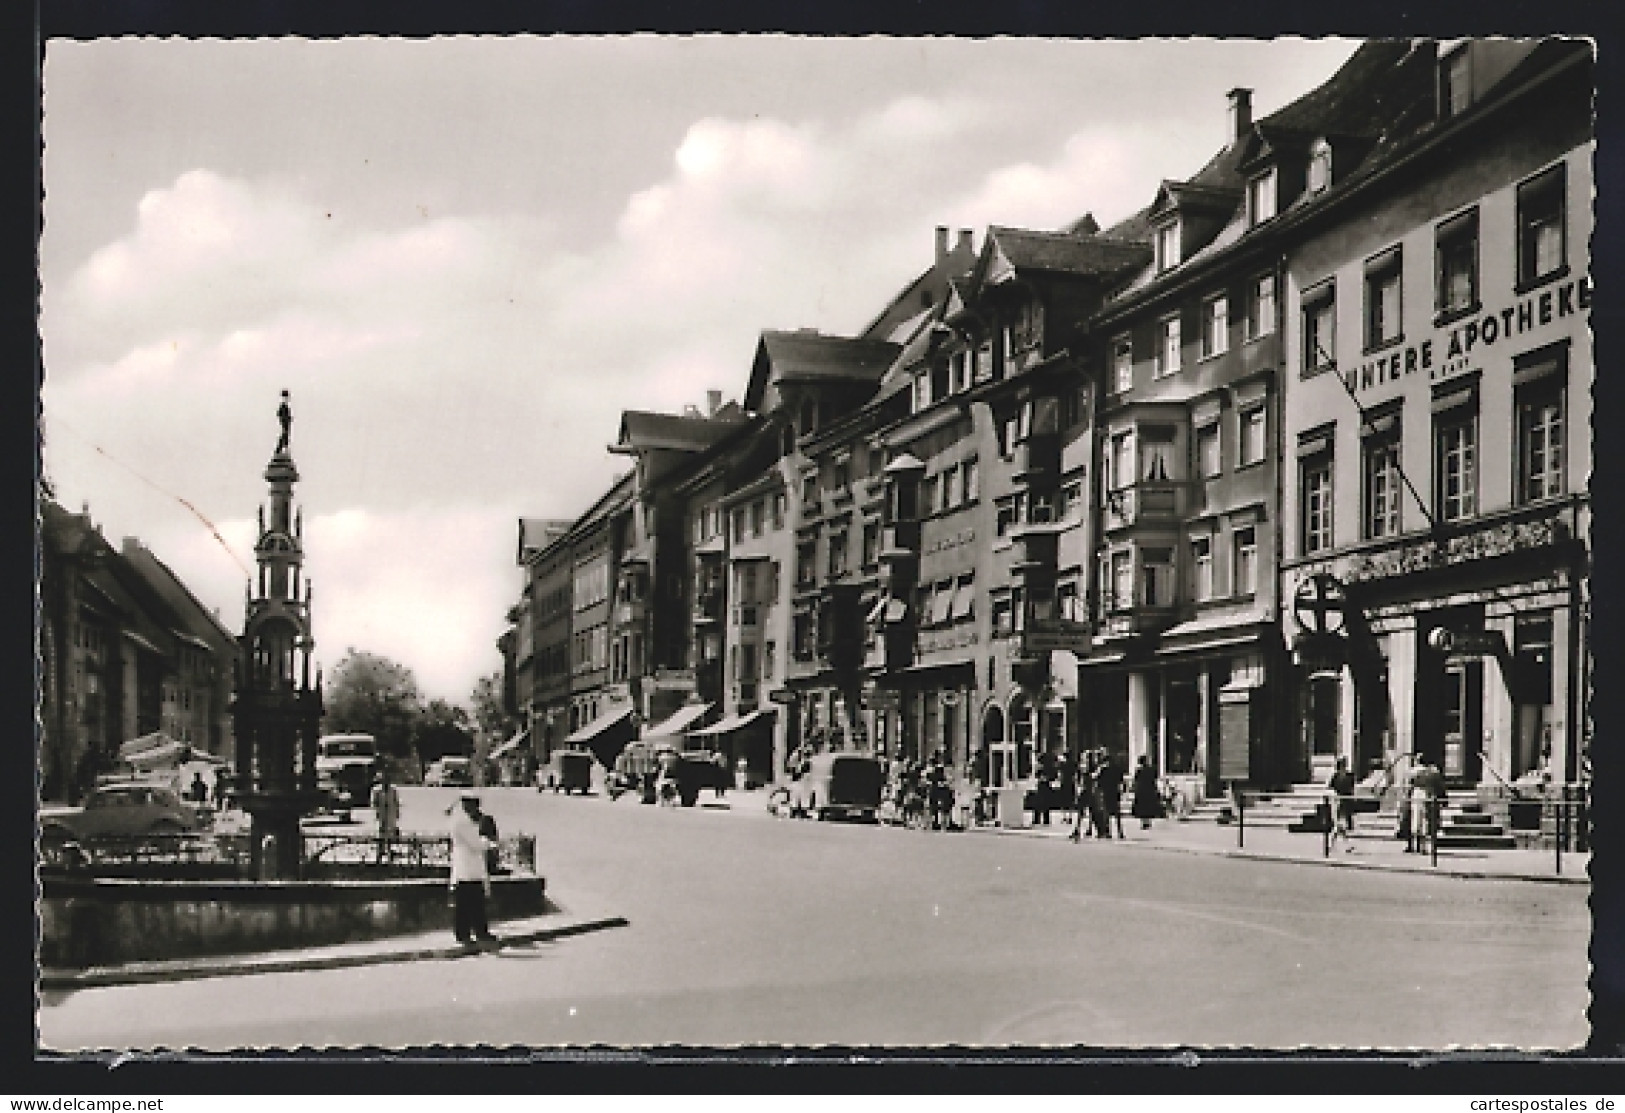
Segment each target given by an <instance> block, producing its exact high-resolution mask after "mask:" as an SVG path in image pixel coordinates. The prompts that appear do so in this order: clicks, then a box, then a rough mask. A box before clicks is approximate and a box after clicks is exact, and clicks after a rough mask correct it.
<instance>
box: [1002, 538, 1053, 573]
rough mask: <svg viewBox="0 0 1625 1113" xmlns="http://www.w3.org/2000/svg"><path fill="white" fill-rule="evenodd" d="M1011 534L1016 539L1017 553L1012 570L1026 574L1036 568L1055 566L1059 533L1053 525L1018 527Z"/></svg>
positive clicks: (1011, 563)
mask: <svg viewBox="0 0 1625 1113" xmlns="http://www.w3.org/2000/svg"><path fill="white" fill-rule="evenodd" d="M1011 536H1012V537H1014V539H1015V553H1014V554H1013V558H1012V560H1011V562H1010V570H1011V571H1012V572H1015V573H1017V574H1018V575H1026V574H1027V573H1029V572H1030V571H1032V570H1033V569H1036V568H1048V569H1051V570H1053V569H1054V568H1055V566H1056V550H1057V548H1058V547H1059V534H1058V531H1057V530H1055V529H1054V528H1053V527H1035V526H1027V527H1017V528H1016V529H1014V530H1012V531H1011Z"/></svg>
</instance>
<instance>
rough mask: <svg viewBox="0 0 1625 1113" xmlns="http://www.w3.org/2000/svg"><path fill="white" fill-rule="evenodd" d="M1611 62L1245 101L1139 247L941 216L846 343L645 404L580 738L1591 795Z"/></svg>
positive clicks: (1122, 226) (602, 541)
mask: <svg viewBox="0 0 1625 1113" xmlns="http://www.w3.org/2000/svg"><path fill="white" fill-rule="evenodd" d="M1589 65H1590V48H1589V46H1587V45H1586V44H1583V43H1564V42H1558V41H1549V42H1540V43H1535V42H1518V41H1512V40H1505V41H1497V42H1476V41H1475V42H1464V43H1444V44H1440V43H1434V42H1431V41H1404V40H1389V41H1381V42H1373V43H1368V44H1365V45H1363V46H1361V47H1360V48H1359V49H1357V50H1356V51H1355V52H1354V54H1353V55H1352V56H1351V57H1350V58H1349V60H1348V61H1347V62H1346V63H1345V64H1344V65H1343V66H1342V67H1341V68H1340V69H1339V70H1338V71H1337V72H1336V73H1335V74H1333V75H1331V76H1330V77H1329V78H1328V80H1327V81H1326V82H1324V83H1323V84H1322V85H1321V86H1319V87H1318V88H1316V89H1314V90H1311V91H1310V92H1309V93H1307V94H1305V95H1304V96H1302V97H1299V98H1298V99H1296V100H1294V101H1292V102H1291V103H1289V104H1287V105H1286V106H1284V107H1283V108H1281V109H1279V110H1277V111H1275V112H1272V113H1270V114H1268V115H1266V116H1264V117H1262V118H1260V119H1256V120H1255V119H1254V117H1253V112H1252V100H1251V93H1250V91H1249V90H1246V89H1237V90H1234V91H1233V92H1232V93H1231V94H1230V96H1229V99H1228V103H1227V104H1226V105H1224V106H1220V105H1215V106H1214V109H1215V116H1217V115H1218V110H1219V109H1220V108H1221V107H1223V108H1225V109H1226V110H1227V112H1228V118H1227V122H1228V127H1227V132H1226V141H1225V143H1224V144H1223V146H1222V147H1220V148H1219V149H1218V150H1217V151H1216V152H1214V153H1213V154H1212V155H1211V157H1210V158H1209V159H1208V161H1207V163H1206V164H1205V165H1203V166H1202V167H1201V168H1200V169H1199V170H1198V171H1197V172H1196V173H1195V174H1192V175H1191V176H1190V177H1188V178H1185V179H1178V180H1168V181H1165V182H1163V183H1162V185H1161V186H1160V188H1159V189H1158V190H1157V191H1156V194H1155V196H1154V197H1152V198H1150V199H1149V201H1148V204H1147V205H1146V207H1145V208H1143V209H1141V210H1140V211H1138V212H1136V213H1134V214H1132V215H1131V216H1129V217H1128V218H1126V219H1124V220H1122V221H1119V222H1118V223H1117V224H1115V225H1113V226H1111V227H1109V228H1106V229H1102V228H1101V227H1100V226H1099V225H1098V224H1097V223H1096V222H1095V220H1094V219H1093V217H1092V216H1088V215H1086V216H1084V217H1082V218H1081V219H1079V220H1077V221H1075V222H1073V223H1072V224H1070V225H1068V226H1067V227H1065V228H1063V229H1060V230H1058V231H1049V232H1044V231H1032V230H1023V229H1014V228H1006V227H1001V226H994V227H990V228H989V229H988V230H987V232H986V235H985V236H984V238H983V241H982V243H981V245H980V248H979V249H978V246H977V244H976V243H975V238H974V236H973V235H972V234H971V233H970V232H968V231H961V232H960V233H959V234H958V236H957V238H956V239H954V240H953V241H952V242H950V237H949V230H948V229H947V228H939V229H937V239H936V251H935V256H934V259H933V263H932V265H931V266H930V267H928V268H926V269H925V270H924V271H923V272H921V273H920V275H919V276H918V277H917V278H915V279H914V280H913V281H912V282H910V283H909V284H908V285H907V286H905V287H904V289H903V290H901V291H900V292H899V293H898V294H897V295H896V296H895V297H893V298H892V299H891V300H890V301H889V302H888V303H887V304H886V305H885V306H884V307H883V308H882V309H881V311H880V312H879V313H878V314H877V316H876V317H875V318H874V320H873V321H872V322H871V323H870V324H869V326H867V327H866V328H865V329H864V330H862V331H861V332H859V333H858V334H856V335H853V336H832V335H828V334H825V333H820V332H818V331H816V330H811V329H805V330H799V331H793V332H787V331H768V332H764V333H762V334H761V336H760V340H759V342H758V344H757V348H756V354H755V358H754V360H753V362H752V366H751V369H750V375H749V379H748V382H747V385H746V389H745V392H744V395H743V398H742V401H741V404H740V405H739V406H738V407H737V409H736V411H735V412H734V413H733V414H731V415H729V420H728V421H726V422H720V421H717V420H716V417H717V416H718V415H717V400H713V402H712V403H711V404H710V405H709V406H708V412H707V413H706V414H703V415H702V414H700V413H698V412H691V413H689V414H686V415H658V414H647V413H641V412H635V411H629V412H628V413H627V414H626V415H625V417H624V418H623V422H622V428H621V430H620V435H619V437H618V439H617V441H616V443H615V445H614V446H613V448H614V451H617V452H620V453H622V454H625V455H627V456H628V457H630V458H631V459H633V460H634V462H635V467H634V470H633V472H632V473H631V474H630V475H629V476H627V477H626V478H625V479H623V480H622V481H621V482H620V483H619V484H618V485H617V486H616V488H615V489H614V490H613V491H612V492H610V494H609V495H606V496H605V498H604V499H603V500H601V501H600V503H599V505H598V506H597V507H595V508H594V509H593V510H591V511H589V512H588V514H586V515H584V516H583V518H582V519H580V520H579V521H578V522H577V523H576V524H575V525H574V526H573V527H572V528H571V531H570V533H569V534H568V545H569V553H570V555H569V558H568V563H569V565H570V567H571V568H572V584H573V592H572V596H571V604H570V624H569V631H570V632H569V638H570V642H571V646H572V652H571V669H572V674H571V675H572V683H571V697H570V698H571V705H570V723H569V729H571V730H580V729H583V728H584V727H585V726H587V725H588V724H591V723H593V722H596V721H597V720H599V719H601V718H602V717H603V716H604V715H605V714H606V712H609V711H612V710H613V709H614V708H619V707H623V706H626V707H634V708H636V710H637V711H638V713H639V715H640V716H641V717H642V718H643V720H644V722H645V724H646V725H648V724H652V723H655V722H675V721H676V720H674V719H672V716H673V715H674V714H677V713H678V712H679V711H682V710H683V709H685V708H686V709H688V711H687V712H685V715H686V716H687V717H686V718H685V722H686V723H687V724H688V725H689V726H691V727H692V728H693V729H692V730H689V731H688V733H689V735H690V737H691V738H692V739H693V740H694V741H696V742H697V743H700V744H704V745H707V746H708V747H711V748H716V749H720V750H724V751H725V752H727V754H728V755H729V757H730V760H735V759H737V758H739V757H744V758H745V759H746V765H747V766H748V767H750V770H751V776H752V777H753V778H755V779H764V780H765V779H774V780H777V779H781V778H782V777H784V776H785V775H786V771H787V769H788V768H790V767H792V766H793V765H794V764H795V759H797V758H799V757H800V756H801V755H804V754H805V753H807V752H808V751H817V750H823V749H851V748H856V749H860V750H865V751H868V752H872V753H875V754H877V755H881V756H884V757H886V758H893V757H904V758H910V759H914V760H924V759H927V758H929V757H930V756H931V755H941V756H942V757H944V758H945V759H946V760H947V761H948V762H949V764H950V765H951V766H953V767H954V768H955V769H956V770H957V771H958V772H959V773H960V774H961V775H964V776H968V777H970V778H972V779H974V780H976V781H978V782H980V783H981V784H983V785H986V786H990V787H992V788H995V789H1009V790H1021V789H1025V788H1027V787H1030V786H1031V784H1032V783H1033V781H1034V778H1035V775H1036V774H1037V772H1038V770H1039V768H1040V767H1041V766H1042V765H1044V764H1045V762H1046V761H1049V760H1055V759H1060V758H1063V757H1074V756H1076V754H1077V753H1078V752H1079V751H1080V750H1081V749H1083V748H1085V747H1100V748H1104V749H1106V750H1108V751H1109V752H1111V753H1112V754H1114V755H1115V756H1116V758H1117V760H1118V761H1119V762H1120V763H1121V764H1123V765H1125V766H1126V765H1132V764H1133V763H1134V762H1135V761H1136V760H1137V759H1138V758H1140V757H1142V756H1143V757H1146V758H1148V759H1149V760H1150V761H1151V763H1152V764H1153V765H1154V766H1155V767H1156V769H1157V770H1158V771H1159V772H1160V773H1164V774H1168V775H1170V776H1173V777H1176V778H1180V779H1182V780H1183V781H1184V784H1185V787H1186V789H1187V790H1188V791H1191V792H1193V794H1194V795H1198V796H1201V795H1216V794H1218V793H1221V792H1223V791H1224V790H1225V789H1226V788H1227V787H1229V786H1236V785H1239V786H1246V787H1253V788H1260V787H1268V788H1279V787H1283V786H1286V785H1289V784H1292V783H1294V782H1302V781H1306V780H1310V779H1314V780H1317V781H1323V780H1324V778H1325V775H1326V773H1327V772H1328V771H1329V769H1330V767H1331V763H1332V762H1333V761H1335V759H1336V758H1337V757H1339V756H1343V757H1348V758H1350V759H1351V760H1352V761H1353V762H1354V764H1355V765H1356V766H1357V767H1358V768H1359V769H1360V770H1361V771H1362V772H1363V771H1366V770H1368V769H1371V768H1373V767H1374V766H1376V765H1379V764H1381V765H1385V766H1391V765H1392V764H1393V763H1394V761H1395V759H1396V758H1397V757H1398V756H1399V755H1401V754H1406V753H1409V752H1411V751H1412V750H1413V749H1414V750H1420V751H1422V752H1424V753H1427V754H1428V755H1429V756H1432V757H1435V758H1436V759H1437V760H1440V761H1441V762H1442V763H1443V766H1444V768H1445V771H1446V774H1447V776H1449V777H1450V778H1452V779H1453V780H1454V781H1456V782H1457V783H1458V784H1471V783H1476V782H1477V781H1479V780H1480V779H1482V778H1483V777H1484V776H1493V777H1500V778H1505V779H1509V780H1510V779H1515V778H1517V777H1519V776H1522V775H1525V774H1528V773H1530V772H1531V771H1533V770H1536V769H1540V770H1543V771H1545V772H1547V773H1549V774H1550V775H1552V776H1556V777H1571V776H1573V775H1574V773H1575V771H1576V769H1577V768H1578V766H1579V760H1580V755H1581V753H1582V752H1583V751H1584V749H1585V746H1586V744H1587V741H1588V739H1587V736H1586V735H1585V733H1584V726H1583V724H1584V723H1585V722H1586V720H1587V714H1586V709H1585V703H1584V698H1583V691H1584V688H1585V685H1586V677H1587V668H1588V666H1587V664H1586V661H1587V660H1588V657H1587V654H1586V653H1585V650H1584V639H1585V635H1586V624H1587V611H1588V605H1587V601H1586V586H1585V583H1586V576H1587V573H1588V562H1587V556H1586V546H1585V541H1584V538H1585V536H1586V530H1587V518H1586V514H1587V505H1588V503H1587V499H1586V496H1585V489H1586V483H1587V480H1588V475H1589V467H1590V463H1589V460H1590V457H1589V441H1588V436H1587V425H1588V422H1589V418H1590V410H1589V392H1588V389H1587V386H1588V384H1589V383H1590V382H1591V376H1592V375H1593V370H1592V362H1591V354H1590V351H1591V349H1590V342H1589V332H1588V321H1587V315H1588V312H1589V308H1590V299H1591V286H1590V281H1589V275H1588V273H1587V271H1588V268H1587V262H1586V258H1587V257H1586V244H1587V241H1588V237H1589V235H1590V234H1591V223H1590V220H1591V216H1590V205H1589V199H1590V191H1591V188H1592V179H1591V172H1590V159H1591V140H1590V124H1589V120H1590V116H1589V103H1590V102H1589V92H1590V88H1591V86H1590V81H1591V74H1590V68H1589ZM560 551H562V550H560ZM606 585H607V586H606ZM606 592H607V594H606ZM535 612H536V608H535V606H534V602H533V603H532V606H531V610H530V612H529V613H530V614H531V616H532V617H531V618H529V619H528V621H530V622H532V623H533V624H534V623H535V622H536V619H535V617H534V615H535ZM599 628H602V629H603V633H602V640H603V642H604V644H603V646H602V647H601V648H602V660H600V658H599V657H598V656H595V654H596V653H597V652H598V650H596V649H595V645H596V644H597V643H595V642H594V640H593V639H594V638H595V637H598V636H599V635H596V634H594V633H593V631H594V630H596V629H599ZM518 640H519V639H518V638H517V637H516V639H515V641H516V642H517V641H518ZM531 652H532V653H534V652H535V648H534V646H533V647H532V650H531ZM699 708H704V710H696V709H699ZM747 728H749V729H750V730H755V731H758V732H759V733H757V734H755V735H751V736H750V740H748V741H746V740H744V739H745V738H746V735H745V734H741V733H740V732H742V731H746V730H747Z"/></svg>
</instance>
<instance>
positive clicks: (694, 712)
mask: <svg viewBox="0 0 1625 1113" xmlns="http://www.w3.org/2000/svg"><path fill="white" fill-rule="evenodd" d="M711 707H712V705H711V704H709V703H686V704H684V705H683V706H682V707H679V708H678V709H677V710H676V711H673V712H672V713H671V714H670V715H667V716H666V717H665V718H664V719H662V720H661V721H660V722H659V723H656V724H655V726H654V727H652V728H651V729H650V730H648V731H647V732H645V733H644V735H643V740H644V741H645V742H653V741H655V740H656V739H660V738H677V737H679V736H681V735H682V734H684V733H685V732H686V731H687V730H688V728H689V727H691V726H693V725H694V724H695V723H697V722H699V721H700V720H701V719H702V718H704V717H705V713H706V712H707V711H710V710H711Z"/></svg>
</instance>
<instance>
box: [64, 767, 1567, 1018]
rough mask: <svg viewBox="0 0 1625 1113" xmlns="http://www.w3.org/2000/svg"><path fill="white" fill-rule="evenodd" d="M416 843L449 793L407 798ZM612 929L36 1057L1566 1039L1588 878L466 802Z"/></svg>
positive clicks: (263, 983)
mask: <svg viewBox="0 0 1625 1113" xmlns="http://www.w3.org/2000/svg"><path fill="white" fill-rule="evenodd" d="M405 796H406V799H405V800H404V812H405V815H404V816H403V821H404V822H403V825H404V826H407V827H409V828H410V827H419V826H422V827H431V828H432V827H437V826H438V825H439V824H440V823H442V822H443V817H442V816H441V815H440V812H439V809H440V808H443V807H444V806H445V805H446V803H447V802H448V801H449V798H450V793H446V792H439V791H434V790H419V791H408V792H407V793H406V794H405ZM486 801H487V806H488V808H489V810H491V811H492V812H493V813H494V814H495V815H496V816H497V818H498V820H499V822H500V823H501V825H502V828H503V831H504V833H517V832H519V831H525V830H529V831H533V832H535V833H536V834H538V835H539V836H540V846H539V849H538V854H539V857H540V859H541V867H542V869H543V870H544V872H545V873H546V874H547V876H548V879H549V888H550V891H551V892H553V893H554V894H555V895H556V896H557V898H558V899H559V900H560V901H561V902H562V903H564V904H566V905H570V906H573V907H584V906H589V905H590V906H592V907H593V908H595V909H603V910H605V911H613V912H619V913H622V914H624V915H626V916H627V917H628V918H629V919H630V920H631V926H630V927H629V928H624V929H619V930H615V931H609V932H604V933H601V934H597V935H591V936H584V937H579V938H575V939H569V940H564V941H561V942H558V943H553V944H541V945H537V946H535V947H530V948H515V949H512V950H508V951H504V952H501V953H497V954H490V955H480V956H475V957H470V958H464V959H458V960H455V961H443V962H431V963H411V964H405V965H400V966H382V967H368V968H361V969H351V970H334V971H325V972H319V973H291V974H279V975H264V976H252V977H241V978H229V979H214V980H208V981H196V982H183V983H174V984H167V985H149V986H125V987H116V988H107V989H96V990H85V991H80V992H77V993H73V994H70V995H67V996H65V997H62V998H58V999H54V1000H48V1001H47V1002H46V1004H45V1007H44V1008H43V1010H42V1012H41V1016H40V1026H41V1032H42V1037H43V1042H44V1044H45V1045H46V1046H49V1047H59V1048H70V1047H73V1048H85V1047H116V1048H126V1047H129V1048H134V1047H159V1046H164V1047H171V1048H175V1047H200V1048H210V1049H226V1048H233V1047H244V1046H301V1045H310V1046H356V1045H362V1044H366V1045H373V1046H406V1045H413V1046H421V1045H428V1044H436V1043H446V1044H468V1043H476V1042H477V1043H489V1044H498V1045H517V1044H523V1045H532V1046H535V1045H558V1044H571V1045H580V1044H590V1043H613V1044H663V1043H680V1044H705V1045H736V1044H742V1043H744V1044H749V1043H765V1044H797V1045H817V1044H846V1045H851V1044H889V1045H902V1044H907V1045H920V1044H927V1045H929V1044H946V1043H952V1044H965V1045H982V1046H985V1045H996V1044H1022V1045H1087V1046H1100V1047H1126V1046H1166V1045H1197V1046H1207V1047H1215V1046H1226V1047H1240V1046H1257V1047H1272V1048H1281V1047H1297V1046H1317V1047H1400V1048H1445V1047H1454V1046H1472V1047H1485V1046H1492V1045H1498V1046H1516V1047H1525V1048H1529V1047H1572V1046H1575V1045H1577V1044H1579V1043H1581V1042H1582V1041H1583V1040H1584V1039H1585V1036H1586V1031H1587V1030H1586V1024H1585V1019H1584V1010H1585V1007H1586V1003H1587V993H1586V989H1585V980H1586V975H1587V969H1588V967H1587V961H1586V946H1587V942H1588V938H1589V916H1588V912H1587V908H1586V903H1585V901H1586V890H1585V888H1583V887H1564V886H1552V885H1539V884H1533V883H1528V882H1520V881H1487V880H1463V879H1456V878H1438V877H1427V876H1422V875H1411V874H1393V873H1381V872H1363V871H1349V870H1332V869H1326V868H1323V867H1317V866H1310V865H1297V864H1289V863H1275V862H1252V861H1240V860H1227V859H1221V858H1204V857H1196V856H1189V855H1182V854H1172V853H1163V852H1158V851H1153V850H1146V849H1140V848H1135V847H1129V846H1121V845H1115V844H1089V843H1084V844H1082V845H1079V846H1074V845H1071V844H1068V843H1065V842H1057V841H1051V840H1040V839H1024V838H1010V837H999V836H991V835H980V834H933V833H929V832H911V831H902V830H897V829H893V828H877V827H872V826H860V825H846V824H817V823H811V822H795V821H777V820H772V819H769V818H767V817H765V816H763V815H760V814H756V813H755V811H754V809H755V807H756V801H753V802H752V805H751V807H752V813H751V814H744V813H737V814H731V813H729V812H727V811H721V810H715V809H710V808H699V809H668V808H653V807H646V806H641V805H638V804H636V803H634V802H632V801H631V800H630V799H626V798H623V799H622V800H621V801H619V802H618V803H614V804H611V803H610V802H609V801H607V800H605V799H603V798H600V797H590V798H580V797H575V798H564V797H555V796H553V795H551V794H547V795H538V794H537V793H535V792H530V791H525V790H518V789H514V790H492V791H488V792H487V793H486Z"/></svg>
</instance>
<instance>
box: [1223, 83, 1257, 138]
mask: <svg viewBox="0 0 1625 1113" xmlns="http://www.w3.org/2000/svg"><path fill="white" fill-rule="evenodd" d="M1226 95H1227V96H1229V98H1230V142H1232V143H1234V142H1235V141H1236V140H1238V139H1240V138H1241V137H1242V136H1244V135H1246V134H1247V132H1248V130H1249V129H1251V128H1252V126H1253V91H1252V90H1251V89H1241V88H1237V89H1231V90H1230V92H1229V93H1228V94H1226Z"/></svg>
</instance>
